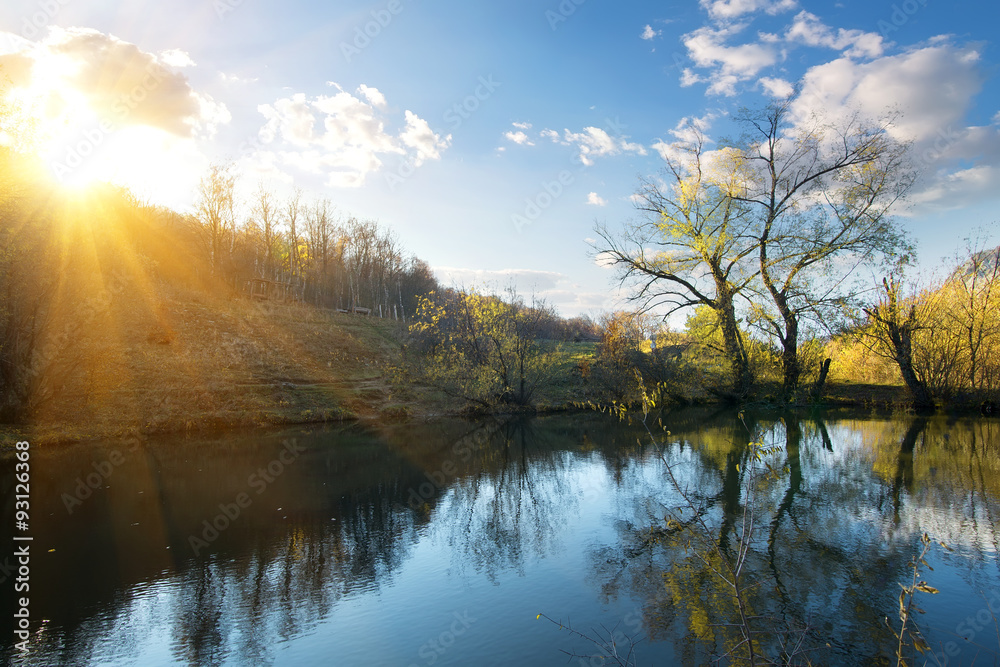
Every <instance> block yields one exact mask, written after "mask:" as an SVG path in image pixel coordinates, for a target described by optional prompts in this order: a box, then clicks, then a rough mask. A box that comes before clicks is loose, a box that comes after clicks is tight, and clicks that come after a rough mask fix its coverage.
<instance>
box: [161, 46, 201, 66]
mask: <svg viewBox="0 0 1000 667" xmlns="http://www.w3.org/2000/svg"><path fill="white" fill-rule="evenodd" d="M159 60H160V62H161V63H163V64H164V65H168V66H170V67H194V66H195V62H194V61H193V60H191V56H190V55H188V53H187V51H181V50H180V49H170V50H169V51H163V52H162V53H160V58H159Z"/></svg>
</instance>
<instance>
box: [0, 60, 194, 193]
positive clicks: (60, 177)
mask: <svg viewBox="0 0 1000 667" xmlns="http://www.w3.org/2000/svg"><path fill="white" fill-rule="evenodd" d="M73 70H74V65H73V63H71V62H67V61H65V60H64V59H61V58H58V57H51V56H50V57H46V58H45V59H42V60H39V61H37V62H36V66H35V67H34V69H33V70H32V78H31V82H30V85H28V86H22V87H19V88H13V89H8V90H7V91H6V94H5V95H4V98H5V99H4V101H5V102H6V103H7V106H8V107H10V108H13V109H16V110H17V115H18V117H19V118H23V119H27V120H25V121H23V122H20V125H22V126H23V127H22V128H20V129H19V133H20V134H22V135H23V137H25V139H24V141H23V142H22V143H25V144H27V145H28V148H30V150H31V152H33V153H35V154H37V156H38V158H39V159H40V161H41V163H42V164H44V165H45V167H47V169H48V171H49V173H50V174H51V177H52V178H53V180H54V181H55V182H56V183H58V184H59V186H60V187H62V188H64V189H67V190H71V191H77V192H79V191H86V190H88V189H92V188H93V187H94V186H95V185H97V184H99V183H114V184H116V185H121V186H124V187H127V188H129V189H130V190H132V191H133V192H137V193H140V192H141V194H142V195H143V196H144V197H147V198H149V199H152V200H155V201H159V202H161V203H168V204H172V203H175V202H178V201H182V200H184V199H186V198H188V197H189V196H190V193H191V192H193V191H194V188H195V187H196V185H197V182H196V180H194V181H193V180H192V179H196V174H198V173H200V171H201V169H203V168H204V164H203V163H204V158H203V157H202V156H201V154H200V152H199V151H198V150H197V148H196V147H195V146H194V142H193V140H192V139H191V138H189V137H180V136H177V135H175V134H172V133H170V132H168V131H166V130H163V129H160V128H154V127H150V126H147V125H138V124H134V123H132V124H130V123H127V122H124V121H123V120H122V119H121V118H120V117H115V116H114V114H111V113H110V112H109V111H108V109H107V108H105V109H104V111H103V112H99V111H98V110H95V108H94V106H93V105H92V104H91V100H90V98H89V97H88V95H87V94H86V93H85V92H84V91H81V90H79V89H77V88H76V87H75V86H74V84H73V82H72V79H71V75H72V73H73ZM103 106H104V107H107V106H108V105H103ZM2 129H3V128H0V130H2Z"/></svg>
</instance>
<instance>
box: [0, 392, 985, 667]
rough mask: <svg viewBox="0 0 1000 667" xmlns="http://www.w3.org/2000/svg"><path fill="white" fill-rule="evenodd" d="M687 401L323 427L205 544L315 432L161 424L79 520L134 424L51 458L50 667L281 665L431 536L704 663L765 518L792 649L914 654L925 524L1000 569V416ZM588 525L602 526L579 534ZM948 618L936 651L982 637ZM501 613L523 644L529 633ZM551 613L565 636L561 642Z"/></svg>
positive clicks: (441, 549)
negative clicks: (900, 603) (655, 433)
mask: <svg viewBox="0 0 1000 667" xmlns="http://www.w3.org/2000/svg"><path fill="white" fill-rule="evenodd" d="M664 420H665V425H666V428H667V429H668V430H669V431H670V432H671V435H670V436H669V437H667V438H665V439H664V441H663V442H662V443H656V444H654V443H653V442H651V441H650V439H649V437H648V434H647V433H646V431H645V430H644V428H642V427H641V425H638V424H631V425H629V424H622V423H619V422H617V421H615V420H613V419H607V418H605V417H604V416H602V415H591V414H587V415H574V416H572V417H561V416H553V417H538V418H533V419H513V420H487V421H484V422H477V423H468V422H440V423H429V424H409V425H405V426H400V427H397V428H389V429H385V430H383V431H381V432H379V433H372V432H364V431H363V430H360V429H356V428H350V429H340V430H337V431H334V432H332V433H316V434H303V433H300V434H298V435H297V436H296V437H299V438H300V439H301V442H302V443H303V445H304V446H306V450H307V451H306V452H305V453H304V454H303V455H302V456H301V457H300V459H298V460H297V461H296V462H295V463H293V464H290V465H289V466H288V468H287V470H286V471H285V472H283V473H282V474H281V475H280V476H277V477H276V478H275V479H274V481H273V483H271V484H269V486H268V487H267V489H266V490H265V491H264V492H263V493H261V494H259V495H257V494H252V498H253V504H252V505H251V506H250V507H249V508H247V509H246V510H245V511H244V512H243V514H242V515H241V516H240V517H239V518H238V519H237V520H234V521H233V522H232V525H231V526H230V527H228V529H226V530H225V531H222V532H221V533H220V534H219V536H218V538H217V539H216V540H214V541H212V543H211V545H210V547H209V548H207V549H205V550H204V551H202V552H200V553H197V554H195V553H193V552H192V549H191V547H190V544H189V538H190V536H191V535H196V534H200V533H201V531H202V530H203V525H204V524H203V522H204V521H205V520H206V519H211V518H212V516H213V515H214V514H216V513H217V512H218V511H219V510H218V508H219V505H220V504H225V503H231V502H232V501H233V498H235V497H236V496H237V494H239V493H240V492H246V491H247V490H248V486H247V483H248V478H249V477H250V476H251V475H253V474H254V473H255V472H257V471H259V470H260V469H261V467H262V466H264V467H266V466H267V465H268V462H270V461H273V460H274V459H275V458H276V457H277V456H278V453H279V452H280V450H281V447H282V442H283V440H284V439H285V438H287V437H290V436H288V435H287V434H283V435H275V436H273V437H270V436H269V437H263V436H252V437H241V438H239V437H236V438H234V437H219V438H216V439H214V440H208V441H197V440H194V441H186V440H177V441H171V442H168V443H163V444H161V445H154V444H152V443H150V444H149V445H148V446H145V447H144V448H143V449H142V450H141V451H139V452H136V453H134V454H130V456H129V457H128V458H127V460H126V462H125V463H124V464H123V465H122V466H121V467H120V468H118V469H116V471H115V473H114V477H112V478H111V480H110V483H109V484H108V488H107V489H102V490H100V491H99V492H95V493H94V495H93V497H92V498H89V499H87V500H86V502H84V503H83V504H82V505H80V506H79V507H78V508H77V509H75V510H74V512H73V513H72V515H70V514H68V513H67V511H66V509H65V507H64V505H63V501H62V499H61V496H62V494H63V493H64V492H65V490H67V489H72V488H73V487H74V485H75V480H76V479H77V477H78V476H79V475H80V474H81V471H85V470H88V468H90V466H91V465H92V463H93V462H94V461H101V460H103V459H104V458H106V457H107V448H109V447H114V445H113V443H112V444H110V445H107V446H99V445H93V446H81V447H77V448H68V449H66V450H58V451H57V450H52V451H39V452H38V454H37V456H38V468H37V469H38V470H40V471H44V475H42V474H39V476H38V477H37V478H35V479H33V491H34V492H36V493H37V495H36V496H34V497H33V516H38V517H39V521H38V523H37V524H36V525H34V526H33V528H34V529H35V530H36V531H37V532H36V533H35V541H36V544H38V545H39V548H41V547H42V545H45V547H46V550H47V549H54V551H53V552H51V553H49V554H48V555H47V557H46V558H45V559H44V560H39V561H38V564H37V569H35V568H36V565H35V563H34V562H33V570H32V574H33V589H32V611H33V614H36V618H40V619H47V621H48V622H47V624H46V625H45V627H44V634H43V635H40V638H39V641H38V642H37V646H36V650H35V651H34V652H33V654H32V655H31V656H30V659H29V660H27V661H26V664H85V663H89V662H94V661H105V662H106V661H115V660H124V661H127V660H128V656H130V655H133V654H134V652H135V651H136V650H137V647H139V646H143V645H144V644H146V643H149V642H151V641H154V640H156V641H162V642H163V643H164V644H165V645H166V646H165V649H164V650H165V651H166V652H167V654H166V655H164V656H163V658H164V659H165V660H173V661H180V662H186V663H188V664H218V663H220V662H226V661H230V662H238V663H247V664H261V663H269V662H272V661H273V660H275V656H276V655H277V653H276V652H277V651H278V649H279V647H280V646H282V645H283V644H287V643H290V642H295V641H297V640H299V639H301V638H303V637H308V636H310V635H311V634H313V633H315V632H316V631H317V630H318V629H319V628H321V627H324V628H325V631H326V632H330V629H329V624H327V625H326V626H324V623H326V620H327V619H329V618H331V617H333V616H334V615H335V614H336V613H337V611H338V609H340V608H342V607H343V606H344V605H347V604H351V603H352V602H353V601H356V600H360V599H368V598H369V597H371V596H373V595H377V594H378V593H379V592H380V591H387V590H389V589H391V588H392V587H393V585H394V581H395V580H396V579H397V578H398V577H400V576H401V573H403V572H405V571H406V569H407V567H408V564H409V563H411V562H412V561H413V560H414V558H415V554H416V552H417V551H418V550H419V549H421V548H423V549H427V548H428V546H427V545H431V548H430V552H431V553H433V554H435V557H438V555H440V557H441V558H444V559H450V560H451V563H450V567H449V571H450V572H454V573H456V575H455V576H457V575H458V574H464V575H465V576H466V578H467V579H470V580H476V579H485V580H486V581H488V582H491V583H493V584H496V587H500V588H502V587H504V586H511V585H513V584H512V583H511V582H512V580H516V579H517V578H519V577H521V578H524V577H531V576H533V574H535V575H536V574H537V572H538V571H539V570H540V569H543V568H549V569H548V570H545V571H546V572H550V571H551V572H555V573H558V574H559V576H558V577H552V583H551V584H549V585H550V586H552V587H553V588H551V592H552V595H551V596H550V597H551V600H550V599H546V600H545V603H546V604H552V605H556V604H568V602H565V601H563V602H562V603H559V602H557V601H556V594H559V593H561V591H560V590H559V589H558V588H557V587H558V586H573V587H576V588H579V589H587V592H586V596H585V598H586V600H590V602H581V600H583V599H584V598H575V599H576V600H577V602H578V603H579V604H588V605H589V606H591V607H593V608H599V607H601V606H602V605H606V606H608V607H609V608H610V607H612V606H614V604H617V603H621V602H624V604H625V606H626V607H627V606H628V605H629V604H633V602H632V601H633V600H636V601H637V602H638V604H639V608H640V609H641V616H642V632H643V634H644V635H645V636H646V638H647V639H648V640H650V641H649V642H644V643H643V645H642V646H643V647H645V649H646V650H647V653H646V654H648V655H650V656H656V657H657V658H661V656H663V655H674V656H676V657H677V658H679V659H682V660H684V661H685V662H688V663H699V662H704V661H706V660H708V659H709V658H711V657H712V656H713V655H714V656H720V655H723V654H725V653H726V652H727V651H729V650H730V649H732V648H733V647H734V646H736V645H737V643H738V641H739V637H740V634H739V632H740V629H739V627H738V626H736V625H733V624H734V622H736V620H737V619H738V613H737V606H736V604H735V600H734V598H733V596H732V594H731V592H730V590H728V589H727V588H726V586H725V584H724V583H723V582H722V580H721V579H720V578H719V577H718V575H717V574H716V572H715V571H714V570H713V568H714V569H715V570H719V569H722V568H723V566H724V563H723V562H722V560H720V559H722V558H730V559H731V558H733V555H734V554H736V553H738V550H739V549H740V546H741V535H742V534H743V532H742V526H743V521H744V518H745V517H746V515H747V512H748V511H752V513H753V515H754V518H755V522H756V530H755V531H754V533H753V535H752V537H751V538H750V539H749V541H746V542H745V544H746V546H747V547H749V548H748V550H747V552H746V553H747V555H746V564H745V566H744V569H743V576H744V578H745V581H744V583H745V584H746V596H745V601H746V604H747V610H748V613H749V614H750V615H751V616H752V619H751V622H752V625H753V628H754V629H755V630H756V631H757V632H756V634H754V641H755V643H754V649H755V651H758V652H760V653H763V654H764V655H767V656H769V657H771V658H774V659H779V660H780V659H781V658H782V655H781V652H782V646H785V649H784V650H785V651H786V652H793V651H795V650H796V647H797V648H798V651H799V652H798V654H797V655H798V657H799V658H801V659H811V660H812V661H813V662H814V663H836V664H850V663H855V664H868V663H872V662H878V661H879V660H888V659H890V658H891V657H892V653H891V650H892V646H893V645H894V640H893V638H892V634H891V632H890V630H889V628H887V627H886V626H885V622H884V617H885V616H886V615H887V614H892V612H893V609H894V605H895V600H896V596H897V595H898V593H899V587H898V585H897V582H902V581H905V580H906V579H907V574H908V570H907V564H908V563H909V561H910V559H911V558H912V557H913V555H914V554H915V553H917V552H918V551H919V547H920V542H919V538H920V535H921V534H922V533H923V532H925V531H926V532H928V533H930V534H931V535H932V536H933V537H934V538H935V539H939V540H943V541H945V542H947V543H948V544H949V545H951V546H953V547H955V549H956V552H955V554H953V555H948V556H944V555H941V556H939V557H938V556H934V557H932V560H933V559H934V558H948V559H952V560H951V561H950V562H952V563H955V564H960V567H954V568H952V569H953V571H956V572H959V573H960V574H958V575H956V578H955V579H954V580H952V581H949V582H948V584H947V585H942V586H938V587H939V588H941V589H942V595H943V596H944V595H946V594H948V593H949V589H956V588H957V587H964V588H962V590H968V591H970V592H972V594H973V595H975V594H976V592H978V591H982V590H984V589H986V588H988V587H989V586H991V585H994V586H995V582H996V581H997V574H998V573H997V571H996V565H995V563H996V553H997V550H998V536H997V517H998V511H1000V508H998V498H1000V456H998V449H1000V425H998V422H997V421H995V420H983V419H975V420H972V419H970V420H947V419H944V418H938V417H932V418H920V417H916V418H914V417H902V418H872V417H865V418H863V419H851V418H848V417H839V418H836V419H833V418H831V419H827V420H825V419H823V418H822V416H821V415H819V414H812V415H808V416H805V415H799V414H792V413H787V414H758V415H750V414H748V415H747V416H746V425H744V423H742V422H741V421H740V420H739V419H738V418H737V416H736V415H735V414H734V413H733V412H731V411H715V412H713V411H706V410H686V411H682V412H679V413H675V414H672V415H668V416H665V417H664ZM748 428H749V431H752V432H755V433H760V434H761V436H762V441H763V442H764V443H765V445H768V446H775V447H777V448H778V452H777V454H776V456H775V460H774V463H775V467H776V468H777V470H778V474H776V475H774V476H771V477H767V478H760V479H758V480H756V481H754V486H753V490H754V493H755V494H756V499H757V500H756V501H755V502H754V503H753V504H752V505H751V506H748V503H747V490H748V477H747V476H748V474H750V473H749V472H748V471H750V470H751V469H752V467H751V466H748V461H749V459H748V457H749V456H750V453H751V450H750V449H749V448H748V446H747V443H748V442H749V440H750V437H749V433H748ZM667 465H670V466H672V467H673V470H674V474H675V475H676V478H677V480H678V482H679V484H680V486H681V488H683V489H684V491H685V493H686V494H687V495H688V498H689V499H690V500H691V507H690V508H687V510H685V511H684V512H681V513H680V514H679V515H677V517H676V518H677V519H679V521H678V522H676V523H668V522H667V518H668V517H670V515H671V512H672V511H673V510H676V509H677V508H680V507H682V506H683V505H684V502H683V499H682V498H681V497H680V495H679V494H678V492H677V490H676V489H675V488H673V487H672V486H671V484H670V482H669V477H668V476H667V474H666V466H667ZM415 499H416V500H415ZM417 501H419V502H417ZM42 517H45V518H44V519H42ZM0 518H2V519H3V520H5V521H6V520H7V519H9V518H10V517H7V516H5V517H0ZM698 520H701V521H703V522H704V525H705V526H706V529H700V528H698V525H699V524H698ZM568 525H577V526H585V527H587V529H588V530H589V531H590V532H589V533H588V535H587V537H586V539H585V540H584V539H580V538H579V536H575V535H571V534H569V533H568V532H567V526H568ZM570 543H572V544H574V545H575V548H578V549H580V551H579V552H577V553H569V549H568V546H567V545H568V544H570ZM715 547H718V551H717V552H716V550H715ZM579 553H583V554H584V556H583V560H582V561H581V560H580V557H579ZM581 562H582V563H584V565H583V567H584V568H585V571H583V572H581V571H579V565H578V564H579V563H581ZM966 564H968V565H966ZM560 568H561V569H560ZM449 576H452V575H449ZM928 580H929V581H930V583H931V584H932V585H936V584H935V582H934V581H933V580H932V578H931V577H928ZM35 582H38V587H37V589H36V588H35V586H34V584H35ZM491 588H493V587H491ZM547 590H548V589H547ZM592 591H596V596H594V597H591V595H592ZM426 594H428V595H429V593H426ZM2 595H4V596H6V597H7V598H9V596H10V595H11V591H10V588H9V587H5V588H4V589H3V591H2ZM567 599H568V598H567ZM7 601H8V602H9V600H7ZM414 604H415V605H416V604H422V602H421V603H414ZM619 607H621V605H620V604H619ZM976 608H977V609H978V608H979V606H977V607H976ZM415 610H416V611H413V612H412V613H413V614H416V613H418V612H419V611H420V610H419V608H418V607H415ZM451 611H452V610H451V609H448V610H447V612H446V614H445V615H446V616H447V615H448V614H450V613H451ZM584 611H586V610H581V609H579V608H569V607H559V608H541V609H537V608H534V607H533V606H532V607H531V608H524V609H518V610H517V612H516V613H517V614H520V615H522V616H524V617H525V618H531V619H533V618H534V617H535V614H536V613H538V612H544V613H547V614H548V615H550V616H552V617H555V618H558V617H561V616H562V615H564V614H565V615H570V614H572V615H574V617H578V616H579V614H581V613H583V612H584ZM485 613H486V612H485V611H483V612H478V613H477V614H476V615H485ZM931 617H933V614H928V618H931ZM620 621H621V619H620V618H619V619H616V618H612V619H609V622H608V626H609V627H611V626H614V625H615V623H616V622H620ZM7 622H8V623H9V619H8V621H7ZM924 624H927V623H926V622H924ZM925 630H926V631H927V632H925V634H926V635H927V636H928V637H929V639H930V640H931V645H932V647H934V646H935V640H936V641H938V642H941V641H944V640H948V639H954V638H955V635H956V634H958V635H959V636H961V633H960V632H958V633H956V632H955V631H954V627H945V628H941V629H935V628H933V627H927V628H925ZM938 630H940V632H938ZM399 631H400V628H398V627H387V628H385V630H384V632H385V634H386V635H387V636H391V635H392V634H393V633H396V632H399ZM438 632H440V630H439V631H438ZM495 632H496V633H497V636H496V637H495V638H494V640H493V641H496V642H500V643H501V644H502V643H503V642H504V641H505V637H507V638H509V635H507V634H506V633H509V632H510V629H509V628H508V627H507V626H502V627H501V626H499V625H498V627H497V628H496V629H495ZM536 632H537V633H538V635H537V637H535V638H534V641H538V642H542V643H544V644H546V645H549V646H551V647H553V649H554V650H555V649H557V648H558V645H559V642H560V635H558V634H556V635H554V636H553V635H552V634H551V633H550V632H549V631H548V630H547V629H546V628H543V627H538V629H537V630H536ZM935 632H937V634H935ZM10 636H11V633H9V632H8V633H6V635H5V637H10ZM799 639H801V640H802V643H801V645H797V644H796V643H795V642H796V641H798V640H799ZM5 641H6V640H5ZM331 641H333V640H331ZM420 641H423V639H419V640H418V641H417V643H416V645H415V646H413V647H409V646H407V647H406V648H407V650H409V649H411V648H412V651H411V652H410V655H413V654H415V651H416V648H418V647H419V646H420ZM510 641H515V640H513V639H511V640H510ZM657 642H662V644H659V645H657ZM782 642H784V644H783V643H782ZM465 646H466V650H469V651H473V652H474V649H475V646H474V643H473V642H471V641H470V642H468V643H467V644H466V645H465ZM657 646H665V647H667V648H666V649H660V648H658V647H657ZM963 646H964V645H963ZM988 648H989V650H995V645H991V646H989V647H988ZM3 650H4V654H3V655H0V658H7V657H10V655H11V653H10V647H9V645H7V644H4V646H3ZM331 650H332V648H331ZM963 650H964V648H963ZM664 651H665V652H664ZM646 654H643V653H640V656H642V655H646ZM470 655H474V653H470ZM963 658H964V661H965V662H967V661H968V660H970V659H971V658H972V655H971V653H970V654H969V655H967V656H963ZM449 659H452V660H458V659H459V656H458V654H457V653H453V654H449ZM471 659H472V658H470V660H471ZM728 660H729V661H731V662H739V659H738V656H737V655H736V654H734V655H732V656H730V657H729V658H728ZM960 661H961V660H960ZM647 662H648V660H647Z"/></svg>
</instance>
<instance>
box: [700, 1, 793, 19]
mask: <svg viewBox="0 0 1000 667" xmlns="http://www.w3.org/2000/svg"><path fill="white" fill-rule="evenodd" d="M699 4H701V6H702V8H703V9H705V10H707V11H708V15H709V16H711V17H712V18H713V19H716V20H720V19H722V20H730V19H736V18H739V17H741V16H743V15H744V14H750V13H753V12H757V11H764V12H767V13H768V14H780V13H781V12H786V11H790V10H792V9H795V8H796V7H798V3H797V2H796V1H795V0H700V3H699Z"/></svg>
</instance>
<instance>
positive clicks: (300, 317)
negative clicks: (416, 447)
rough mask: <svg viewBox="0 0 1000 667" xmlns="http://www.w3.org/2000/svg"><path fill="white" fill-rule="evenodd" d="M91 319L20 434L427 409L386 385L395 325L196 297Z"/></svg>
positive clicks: (102, 432)
mask: <svg viewBox="0 0 1000 667" xmlns="http://www.w3.org/2000/svg"><path fill="white" fill-rule="evenodd" d="M92 319H93V321H91V322H89V323H85V324H86V325H87V326H85V327H80V330H81V331H82V333H80V334H79V335H78V336H75V337H74V339H73V340H72V342H71V344H70V345H69V346H68V347H67V348H66V349H65V350H63V351H62V358H61V359H60V369H61V370H60V372H59V374H58V376H59V382H58V386H55V387H53V393H52V395H51V397H50V398H49V399H48V400H46V401H45V402H44V403H43V404H42V405H41V406H40V407H39V409H38V410H37V411H36V412H35V414H34V415H33V416H32V419H31V423H30V424H29V425H28V426H26V427H24V429H26V430H27V432H30V433H32V435H33V437H34V438H35V439H41V440H52V439H58V440H64V439H76V438H79V437H88V436H116V435H122V434H126V433H134V432H142V433H154V432H163V431H184V430H202V429H206V428H217V427H232V426H254V425H270V424H286V423H296V422H311V421H330V420H342V419H354V418H365V419H398V418H400V417H405V416H409V415H421V414H427V413H428V410H429V409H433V401H431V400H425V401H423V402H422V403H421V402H420V401H419V399H420V398H421V396H422V392H421V390H420V389H418V388H406V389H405V391H401V390H400V387H398V386H396V387H394V386H393V385H392V383H391V382H390V381H389V377H390V375H391V374H390V373H389V371H390V367H391V365H392V362H393V361H395V360H398V358H399V354H400V345H399V343H398V342H397V341H398V339H399V336H400V333H401V331H402V327H401V325H400V324H399V323H396V322H392V321H387V320H380V319H378V318H371V317H364V316H360V315H349V314H343V313H338V312H336V311H333V310H327V309H320V308H315V307H312V306H308V305H303V304H300V303H298V304H297V303H280V302H259V301H251V300H248V299H246V298H234V299H222V298H218V299H213V298H210V297H209V296H207V295H206V294H205V293H198V292H181V293H174V294H170V295H160V296H157V297H156V298H155V299H153V300H152V303H140V304H137V303H135V302H133V301H128V302H123V303H112V304H111V306H110V307H109V308H108V309H107V310H106V311H105V312H101V313H100V314H98V315H95V316H94V317H93V318H92ZM84 329H85V331H83V330H84ZM22 432H23V431H22Z"/></svg>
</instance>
